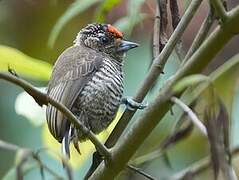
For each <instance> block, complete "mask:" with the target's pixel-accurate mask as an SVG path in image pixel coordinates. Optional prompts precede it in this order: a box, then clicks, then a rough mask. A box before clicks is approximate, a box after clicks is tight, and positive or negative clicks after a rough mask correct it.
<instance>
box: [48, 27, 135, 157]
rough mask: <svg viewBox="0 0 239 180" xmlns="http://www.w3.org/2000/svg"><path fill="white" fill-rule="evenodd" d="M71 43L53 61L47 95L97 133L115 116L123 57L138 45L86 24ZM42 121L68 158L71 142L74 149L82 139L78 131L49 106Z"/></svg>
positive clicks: (112, 31)
mask: <svg viewBox="0 0 239 180" xmlns="http://www.w3.org/2000/svg"><path fill="white" fill-rule="evenodd" d="M74 42H75V44H74V46H72V47H70V48H68V49H66V50H65V51H64V52H63V53H62V54H61V55H60V56H59V58H58V59H57V61H56V63H55V65H54V68H53V72H52V76H51V79H50V82H49V85H48V92H47V93H48V95H49V96H50V97H52V98H53V99H55V100H56V101H58V102H60V103H62V104H64V105H65V106H66V107H67V108H68V109H70V110H71V111H72V112H73V114H74V115H75V116H76V117H77V118H78V119H79V121H81V122H82V123H83V124H84V125H85V126H86V127H87V128H89V129H90V130H91V131H92V132H94V133H96V134H97V133H99V132H101V131H102V130H104V129H105V128H107V127H108V126H109V124H110V123H111V122H112V120H113V119H114V117H115V115H116V113H117V110H118V108H119V106H120V103H121V98H122V95H123V71H122V66H123V57H124V55H125V53H126V52H127V51H128V50H129V49H132V48H134V47H137V46H138V45H137V44H136V43H132V42H129V41H124V40H123V39H122V33H121V32H119V31H118V30H117V29H116V28H114V27H113V26H111V25H109V24H90V25H88V26H87V27H85V28H83V29H82V30H81V31H80V33H78V35H77V38H76V40H75V41H74ZM46 119H47V123H48V127H49V130H50V132H51V134H52V135H53V136H54V137H55V138H56V139H57V140H58V141H59V142H61V143H62V144H63V151H62V152H63V153H64V154H67V155H68V156H69V143H70V141H71V140H72V141H73V142H74V145H75V147H76V148H77V150H78V143H77V142H78V141H81V140H85V138H86V137H85V135H84V134H83V133H82V132H81V131H80V130H79V129H76V128H75V127H74V125H73V124H71V123H70V122H69V121H68V120H67V119H66V117H64V116H63V114H62V113H61V112H60V111H58V110H57V109H56V108H54V107H53V106H51V105H48V107H47V111H46Z"/></svg>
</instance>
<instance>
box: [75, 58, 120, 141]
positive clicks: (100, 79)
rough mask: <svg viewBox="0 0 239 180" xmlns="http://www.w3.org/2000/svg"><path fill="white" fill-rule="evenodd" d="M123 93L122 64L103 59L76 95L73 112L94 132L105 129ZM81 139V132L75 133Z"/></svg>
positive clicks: (115, 111)
mask: <svg viewBox="0 0 239 180" xmlns="http://www.w3.org/2000/svg"><path fill="white" fill-rule="evenodd" d="M122 94H123V72H122V65H121V64H120V63H119V62H116V61H115V60H112V59H108V58H106V59H104V60H103V63H102V66H101V67H100V68H99V70H98V71H97V72H96V73H95V74H94V76H93V77H92V79H91V80H90V81H89V82H88V83H87V84H86V86H85V87H84V88H83V90H82V92H81V93H80V95H79V96H78V98H77V100H76V102H75V105H74V106H73V109H72V111H73V113H74V114H76V115H77V116H78V118H79V120H80V121H81V122H83V124H84V125H85V126H87V127H88V128H89V129H91V130H92V131H93V132H94V133H96V134H97V133H99V132H101V131H102V130H103V129H105V128H106V127H107V126H108V125H109V124H110V123H111V122H112V120H113V119H114V117H115V115H116V113H117V110H118V108H119V105H120V102H121V98H122ZM77 134H78V136H79V139H80V140H82V139H83V137H81V136H83V135H82V134H81V132H78V133H77Z"/></svg>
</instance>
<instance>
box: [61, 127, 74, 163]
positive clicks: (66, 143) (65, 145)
mask: <svg viewBox="0 0 239 180" xmlns="http://www.w3.org/2000/svg"><path fill="white" fill-rule="evenodd" d="M71 132H72V127H71V126H70V128H69V130H68V131H66V133H65V135H64V137H63V139H62V144H61V152H62V154H63V155H64V156H66V157H67V158H68V159H70V140H71Z"/></svg>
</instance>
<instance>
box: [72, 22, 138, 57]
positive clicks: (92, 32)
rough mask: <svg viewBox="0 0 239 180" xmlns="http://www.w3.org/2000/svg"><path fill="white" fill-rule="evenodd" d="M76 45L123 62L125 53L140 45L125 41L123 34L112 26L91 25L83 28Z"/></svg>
mask: <svg viewBox="0 0 239 180" xmlns="http://www.w3.org/2000/svg"><path fill="white" fill-rule="evenodd" d="M74 42H75V45H84V46H87V47H89V48H92V49H94V50H97V51H101V52H104V53H106V54H108V55H110V56H111V57H113V58H114V59H117V60H121V59H122V57H123V56H124V55H125V53H126V52H127V51H128V50H130V49H132V48H135V47H138V46H139V45H138V44H137V43H134V42H130V41H125V40H123V33H122V32H120V31H119V30H118V29H116V28H115V27H114V26H112V25H110V24H96V23H95V24H89V25H87V26H86V27H85V28H83V29H82V30H81V31H80V32H79V33H78V35H77V37H76V40H75V41H74Z"/></svg>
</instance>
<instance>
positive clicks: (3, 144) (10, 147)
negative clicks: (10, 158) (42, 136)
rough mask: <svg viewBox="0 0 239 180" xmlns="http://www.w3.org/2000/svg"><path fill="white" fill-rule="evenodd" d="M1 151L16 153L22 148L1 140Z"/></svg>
mask: <svg viewBox="0 0 239 180" xmlns="http://www.w3.org/2000/svg"><path fill="white" fill-rule="evenodd" d="M0 149H3V150H6V151H14V152H16V151H17V150H19V149H20V147H19V146H17V145H15V144H11V143H8V142H5V141H2V140H0Z"/></svg>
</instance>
